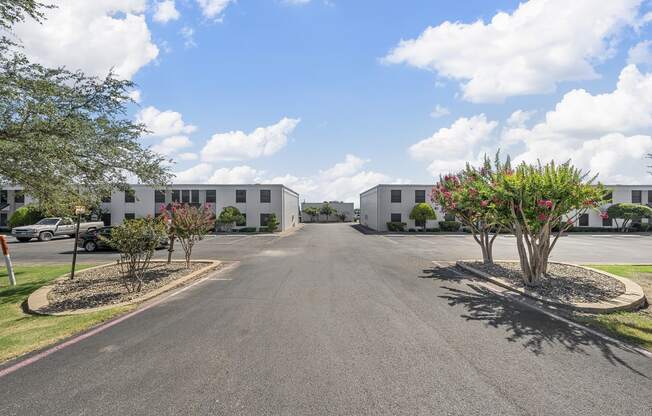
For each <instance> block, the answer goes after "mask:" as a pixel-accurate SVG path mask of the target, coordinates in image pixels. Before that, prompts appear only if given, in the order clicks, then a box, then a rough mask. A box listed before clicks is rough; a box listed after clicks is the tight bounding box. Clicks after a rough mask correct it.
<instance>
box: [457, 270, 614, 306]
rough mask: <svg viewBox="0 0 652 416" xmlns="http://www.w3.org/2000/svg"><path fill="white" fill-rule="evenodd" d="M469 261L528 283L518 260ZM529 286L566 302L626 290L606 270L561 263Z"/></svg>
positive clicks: (604, 297)
mask: <svg viewBox="0 0 652 416" xmlns="http://www.w3.org/2000/svg"><path fill="white" fill-rule="evenodd" d="M468 264H469V265H470V266H472V267H475V268H476V269H479V270H482V271H483V272H485V273H488V274H490V275H492V276H496V277H500V278H503V279H505V280H507V281H508V282H509V283H510V284H512V285H514V286H515V287H517V288H524V287H525V285H524V283H523V277H522V274H521V267H520V265H519V263H518V262H515V263H512V262H496V263H494V264H493V265H491V264H483V263H481V262H469V263H468ZM528 289H529V290H530V291H531V292H534V293H535V294H537V295H540V296H544V297H547V298H551V299H556V300H558V301H562V302H565V303H593V302H603V301H606V300H609V299H613V298H615V297H617V296H620V295H622V294H623V293H625V285H624V284H623V283H621V282H620V281H618V280H616V279H614V278H612V277H610V276H607V275H606V274H602V273H598V272H594V271H592V270H587V269H585V268H582V267H577V266H571V265H566V264H559V263H550V264H548V274H547V275H546V276H545V277H543V278H542V279H541V283H540V285H539V286H538V287H528Z"/></svg>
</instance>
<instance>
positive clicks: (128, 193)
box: [125, 189, 136, 202]
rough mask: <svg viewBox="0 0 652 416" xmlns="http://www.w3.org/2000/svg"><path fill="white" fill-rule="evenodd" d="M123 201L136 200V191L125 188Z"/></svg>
mask: <svg viewBox="0 0 652 416" xmlns="http://www.w3.org/2000/svg"><path fill="white" fill-rule="evenodd" d="M125 202H136V193H135V192H134V190H133V189H127V190H126V191H125Z"/></svg>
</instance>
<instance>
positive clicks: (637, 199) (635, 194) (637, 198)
mask: <svg viewBox="0 0 652 416" xmlns="http://www.w3.org/2000/svg"><path fill="white" fill-rule="evenodd" d="M642 194H643V191H632V204H640V203H641V202H642V201H643V195H642Z"/></svg>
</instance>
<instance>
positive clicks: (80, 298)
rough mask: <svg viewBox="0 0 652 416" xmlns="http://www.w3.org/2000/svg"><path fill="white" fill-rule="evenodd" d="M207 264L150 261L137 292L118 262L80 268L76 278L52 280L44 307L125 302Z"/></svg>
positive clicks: (62, 308) (51, 309) (71, 307)
mask: <svg viewBox="0 0 652 416" xmlns="http://www.w3.org/2000/svg"><path fill="white" fill-rule="evenodd" d="M206 265H207V263H191V264H190V267H189V268H186V266H185V263H171V264H165V263H152V264H151V265H150V269H149V270H148V271H147V272H146V273H145V276H144V279H143V286H142V288H141V291H140V292H128V291H127V288H126V287H125V286H124V284H123V283H122V277H121V274H120V267H119V266H118V265H117V264H115V265H110V266H106V267H102V268H98V269H94V270H88V271H81V272H79V273H78V274H76V275H75V280H67V279H64V280H61V281H58V282H56V283H55V285H54V287H53V288H52V290H51V291H50V293H49V295H48V300H49V301H50V305H49V306H48V307H47V308H46V309H44V310H43V311H44V312H46V313H53V312H64V311H70V310H74V309H88V308H96V307H99V306H106V305H116V304H119V303H122V302H127V301H130V300H134V299H137V298H139V297H142V296H144V295H145V294H147V293H148V292H151V291H153V290H156V289H158V288H160V287H163V286H165V285H166V284H168V283H170V282H171V281H173V280H175V279H179V278H181V277H183V276H186V275H188V274H190V273H192V272H195V271H197V270H199V269H201V268H203V267H206Z"/></svg>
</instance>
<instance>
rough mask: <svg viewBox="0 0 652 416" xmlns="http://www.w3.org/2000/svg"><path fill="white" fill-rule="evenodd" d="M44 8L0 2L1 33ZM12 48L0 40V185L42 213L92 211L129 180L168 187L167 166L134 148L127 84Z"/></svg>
mask: <svg viewBox="0 0 652 416" xmlns="http://www.w3.org/2000/svg"><path fill="white" fill-rule="evenodd" d="M44 7H46V6H44V5H43V3H41V2H37V1H30V0H12V1H8V0H2V1H0V26H2V27H4V29H5V30H8V31H9V30H11V27H12V26H13V25H14V24H15V23H17V22H19V21H23V20H26V19H29V18H33V19H36V20H39V21H40V20H41V19H42V18H43V14H42V10H43V8H44ZM16 43H19V40H16V41H15V42H14V41H13V40H11V39H8V38H7V37H3V38H2V40H0V154H1V155H2V157H0V180H2V181H5V182H11V183H17V184H20V185H22V186H23V187H24V188H25V192H26V193H27V194H29V195H31V196H33V197H35V198H36V199H38V200H39V201H40V204H41V206H42V207H43V208H45V209H47V208H48V206H50V205H54V206H60V205H67V206H70V205H73V204H75V203H77V204H78V203H79V202H80V200H83V202H84V205H90V204H91V202H92V201H97V200H99V199H100V198H101V197H102V196H105V195H108V194H109V193H110V192H111V190H113V189H126V188H127V178H128V177H129V176H134V177H136V178H138V179H139V180H140V181H141V182H143V183H148V184H152V185H154V184H163V183H166V182H167V181H168V180H169V178H170V176H169V171H168V169H167V168H165V167H163V166H162V164H161V162H163V160H164V159H163V158H162V157H160V156H159V155H157V154H155V153H153V152H152V151H150V150H149V149H146V148H143V147H142V146H141V145H140V143H139V141H138V138H139V137H140V136H141V135H142V134H143V133H144V132H145V131H146V130H145V127H144V125H142V124H137V123H134V122H132V121H131V120H130V119H129V118H128V117H127V114H126V105H127V104H128V103H129V102H130V98H129V96H128V93H129V91H130V90H131V89H132V88H133V87H134V84H133V83H132V82H130V81H125V80H119V79H116V78H115V77H114V76H113V74H112V73H110V74H108V75H107V77H106V78H104V79H100V78H96V77H90V76H87V75H85V74H84V73H82V72H80V71H70V70H68V69H66V68H47V67H44V66H43V65H40V64H36V63H32V62H30V61H29V60H28V59H27V58H26V56H25V55H24V54H22V53H21V52H20V48H19V47H18V46H16V45H15V44H16Z"/></svg>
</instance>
